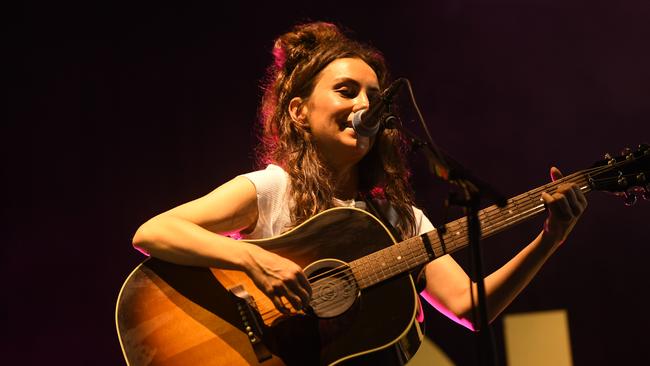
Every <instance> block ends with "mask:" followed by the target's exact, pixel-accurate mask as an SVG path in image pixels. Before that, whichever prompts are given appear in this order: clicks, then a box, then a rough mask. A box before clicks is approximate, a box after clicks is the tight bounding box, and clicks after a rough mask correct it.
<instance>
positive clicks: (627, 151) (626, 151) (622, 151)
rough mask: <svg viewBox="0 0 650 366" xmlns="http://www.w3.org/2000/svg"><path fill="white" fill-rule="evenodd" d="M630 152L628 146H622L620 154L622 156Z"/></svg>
mask: <svg viewBox="0 0 650 366" xmlns="http://www.w3.org/2000/svg"><path fill="white" fill-rule="evenodd" d="M631 152H632V149H630V148H629V147H625V148H623V150H621V155H622V156H627V155H629V154H630V153H631Z"/></svg>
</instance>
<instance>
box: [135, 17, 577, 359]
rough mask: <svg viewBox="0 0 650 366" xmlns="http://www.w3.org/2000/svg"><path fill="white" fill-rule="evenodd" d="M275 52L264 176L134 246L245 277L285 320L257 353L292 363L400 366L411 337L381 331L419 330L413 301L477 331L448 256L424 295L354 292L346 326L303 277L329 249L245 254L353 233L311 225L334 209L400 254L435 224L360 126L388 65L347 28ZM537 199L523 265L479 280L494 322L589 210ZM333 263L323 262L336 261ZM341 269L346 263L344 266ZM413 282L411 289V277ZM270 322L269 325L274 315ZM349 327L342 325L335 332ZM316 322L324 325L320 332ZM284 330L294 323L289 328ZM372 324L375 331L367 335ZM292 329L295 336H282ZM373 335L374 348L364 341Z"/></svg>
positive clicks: (402, 168)
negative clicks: (374, 228) (376, 231)
mask: <svg viewBox="0 0 650 366" xmlns="http://www.w3.org/2000/svg"><path fill="white" fill-rule="evenodd" d="M272 54H273V62H272V63H271V65H270V66H269V68H268V76H267V78H266V79H265V80H266V85H265V88H264V95H263V97H262V100H261V108H260V124H261V128H262V130H263V131H262V132H263V133H261V134H260V136H262V137H261V141H260V144H259V147H258V149H257V153H258V162H259V166H260V169H261V170H257V171H253V172H249V173H245V172H242V173H245V174H242V175H239V176H237V177H235V178H234V179H232V180H230V181H228V182H225V183H223V184H222V185H220V186H218V187H216V189H214V190H213V191H212V192H209V193H207V194H206V195H204V196H202V197H199V198H198V199H196V200H193V201H191V202H187V203H185V204H182V205H180V206H178V207H175V208H171V209H170V210H168V211H166V212H163V213H160V214H158V215H157V216H155V217H153V218H151V219H150V220H148V221H147V222H145V223H144V224H142V225H141V226H140V227H139V229H138V230H137V231H136V233H135V235H134V237H133V246H134V247H135V248H136V249H138V250H139V251H141V252H142V253H144V254H146V255H147V256H151V257H154V258H157V259H160V260H162V261H164V262H171V263H173V264H178V265H186V266H195V267H212V268H218V269H225V270H235V271H239V272H241V273H243V274H245V275H246V276H247V277H248V278H249V279H250V280H251V281H252V283H253V284H254V286H249V287H247V288H246V290H247V291H248V292H249V293H251V292H254V291H259V294H257V295H253V298H254V300H255V302H256V303H257V307H258V310H259V312H260V314H258V315H259V316H260V318H259V319H260V320H263V321H264V322H266V321H267V319H266V318H265V316H266V315H265V314H266V313H265V312H264V311H262V310H263V309H262V308H263V307H264V303H265V301H267V300H268V302H269V303H271V304H272V305H271V307H272V310H273V311H275V312H277V313H278V314H280V315H278V316H277V317H276V318H274V321H273V322H270V321H269V322H268V323H267V324H266V326H265V327H264V330H265V332H264V334H263V340H264V342H263V343H265V345H266V347H268V348H269V350H270V352H271V353H272V358H274V359H280V360H281V361H282V362H283V363H285V364H310V365H311V364H319V363H320V364H333V363H337V362H342V361H341V360H344V361H345V362H350V363H359V364H373V365H377V364H401V363H404V362H406V360H408V357H410V356H409V355H408V354H406V353H403V354H399V355H397V353H398V350H399V349H401V348H403V347H404V346H403V345H399V347H398V344H399V343H400V341H401V340H402V338H400V337H406V336H409V334H411V330H412V329H413V328H410V327H411V325H407V326H406V327H405V328H404V329H406V330H407V331H404V329H397V330H396V332H397V335H395V336H393V335H391V334H388V335H382V334H380V333H383V332H385V329H383V328H381V327H382V326H383V325H385V324H390V319H392V318H393V317H395V316H397V315H395V314H400V313H406V317H407V318H408V319H411V314H412V313H414V310H413V308H412V307H408V308H406V309H402V308H400V304H401V303H403V302H406V303H408V301H415V302H416V304H417V300H416V299H417V298H418V297H421V298H423V299H425V300H426V301H428V302H429V303H430V304H431V305H432V306H434V307H435V308H436V309H437V310H439V311H440V312H442V313H443V314H445V315H446V316H448V317H450V318H451V319H453V320H454V321H456V322H457V323H458V324H461V325H462V326H465V327H467V328H469V329H471V330H476V325H477V324H479V321H478V319H475V317H474V316H473V315H472V314H473V312H472V304H473V303H474V302H475V299H474V301H473V299H472V296H475V295H476V291H472V289H471V286H474V284H472V282H471V281H470V279H469V277H468V275H467V274H466V273H465V272H464V271H463V269H462V268H461V267H460V266H459V265H458V264H457V263H456V262H455V261H454V259H453V258H452V257H451V256H449V255H442V256H440V257H438V258H436V259H435V260H433V261H430V262H428V263H426V264H425V265H422V266H419V267H418V268H416V269H415V270H413V271H412V272H411V277H410V278H412V279H413V283H415V284H416V288H417V290H415V289H414V292H413V294H416V295H415V296H411V295H408V296H402V295H399V296H402V297H401V298H396V297H399V296H398V295H393V293H392V292H390V289H388V290H387V292H386V293H385V294H384V295H382V296H381V298H382V301H373V304H370V303H369V302H371V301H370V300H367V298H364V296H366V295H365V294H366V293H368V292H370V291H377V289H380V288H382V286H383V284H382V283H378V284H376V285H374V287H372V288H370V289H365V288H364V289H361V290H358V295H354V293H353V300H354V301H353V302H354V303H353V304H350V305H349V306H350V307H349V309H347V310H346V311H345V312H343V313H342V314H336V316H328V317H323V316H320V317H319V311H318V309H317V306H318V304H319V301H321V300H322V299H324V297H323V296H324V295H323V293H324V292H326V290H325V289H323V288H321V287H318V288H317V285H316V281H317V280H318V278H320V277H322V276H323V275H324V274H323V273H320V272H317V273H316V274H313V273H312V274H308V273H306V272H307V269H306V264H305V263H302V262H301V261H302V260H303V259H302V258H304V256H305V255H307V254H312V253H313V252H316V251H318V250H321V249H323V248H328V249H327V250H329V248H330V247H331V246H332V245H334V244H332V243H330V242H328V243H323V244H322V245H321V244H315V242H317V240H309V241H305V242H304V243H302V242H301V243H300V244H299V245H298V244H293V242H292V244H291V247H290V249H291V250H287V247H286V246H285V247H282V248H281V250H278V247H279V245H278V244H277V243H278V241H272V242H265V241H258V242H253V243H251V242H249V241H250V240H253V239H267V238H277V237H278V236H279V235H281V234H285V235H286V236H289V235H291V233H292V232H295V231H297V230H305V231H306V230H311V228H312V227H318V228H320V229H321V230H323V231H324V232H325V231H326V232H327V234H324V235H326V236H327V237H328V238H331V237H332V235H333V236H336V233H337V230H341V233H343V230H344V227H347V226H348V225H347V222H346V221H341V222H339V223H338V224H337V225H334V226H333V227H332V226H328V225H326V222H322V221H316V222H318V223H319V224H317V225H312V224H311V223H313V221H312V220H314V221H315V220H319V219H321V218H322V217H323V216H322V214H323V213H328V212H330V211H332V210H334V211H333V212H335V213H337V212H355V214H354V215H356V212H359V211H360V210H363V211H366V212H368V213H369V214H371V215H372V216H373V217H376V218H377V220H378V221H381V222H382V223H383V225H384V226H385V228H386V232H387V235H388V237H390V236H391V235H392V236H393V237H395V240H396V241H398V242H399V241H401V240H405V239H408V238H411V237H413V236H417V235H420V234H423V233H426V232H429V231H432V230H434V227H433V226H432V224H431V222H430V221H429V219H427V217H426V216H425V215H424V214H423V212H422V211H421V210H420V209H418V208H417V207H415V206H414V201H413V192H412V190H411V187H410V185H409V169H408V167H407V162H406V161H405V158H404V154H403V151H404V144H403V141H402V136H401V135H400V133H399V131H398V130H396V129H385V128H383V127H382V126H381V125H378V126H375V125H373V123H375V121H373V120H372V119H371V118H365V119H364V117H363V114H362V113H359V112H360V111H369V110H370V111H371V110H372V108H373V105H376V104H374V103H379V100H380V96H381V93H382V92H384V91H385V89H386V88H387V86H388V85H391V83H390V79H389V73H388V70H387V68H386V64H385V61H384V58H383V56H382V54H381V53H380V52H379V51H377V50H376V49H373V48H372V47H370V46H368V45H366V44H363V43H360V42H358V41H356V40H354V39H352V38H351V37H350V36H347V35H346V34H345V33H344V32H343V31H341V29H340V28H339V27H337V26H335V25H333V24H329V23H324V22H314V23H307V24H300V25H297V26H295V27H294V28H293V29H292V30H291V31H289V32H287V33H285V34H282V35H280V36H279V37H278V38H277V39H276V41H275V44H274V47H273V50H272ZM368 114H370V113H368ZM355 115H356V116H357V118H360V120H359V121H358V122H359V123H361V124H363V127H370V130H371V133H369V134H368V136H365V138H360V136H358V134H357V132H355V129H354V128H353V118H354V116H355ZM375 127H376V131H375ZM550 173H551V176H552V178H553V179H556V178H559V177H560V176H561V173H560V172H559V170H558V169H556V168H552V169H551V172H550ZM540 198H541V199H542V200H543V201H544V202H545V203H546V206H547V208H548V210H547V212H548V214H547V215H548V218H547V219H546V222H545V225H544V227H543V228H540V231H539V233H538V234H537V235H535V236H534V238H533V239H532V241H530V242H529V243H527V244H525V245H522V249H521V251H519V253H518V254H517V255H516V256H514V257H513V258H512V259H510V260H509V261H508V262H507V263H506V264H505V265H503V266H502V267H500V268H499V269H498V270H496V271H495V272H493V273H491V274H490V275H488V276H487V277H486V279H485V285H486V296H487V299H486V300H487V310H488V316H489V319H490V321H492V320H493V319H494V318H496V317H497V316H498V315H499V314H500V313H501V312H502V311H503V310H504V308H506V307H507V306H508V305H509V304H510V303H511V302H512V300H513V299H514V298H515V297H516V296H517V294H519V293H520V292H521V291H522V290H523V289H524V287H525V286H526V285H527V284H528V283H529V282H530V281H531V280H532V279H533V277H534V276H535V275H536V274H537V273H538V271H539V270H540V268H541V267H542V265H543V264H544V263H545V262H546V260H547V259H548V258H549V257H550V256H551V255H552V254H553V253H554V252H555V251H556V250H557V249H558V248H559V247H560V245H561V244H562V243H563V242H564V241H565V240H566V238H567V236H568V235H569V233H570V232H571V231H572V228H573V227H574V225H575V224H576V222H577V221H578V219H579V218H580V216H581V215H582V213H583V211H584V210H585V208H586V206H587V201H586V199H585V196H584V195H583V193H582V192H581V191H580V189H578V187H577V186H575V185H570V184H565V185H561V186H560V188H559V189H558V190H557V191H556V192H554V193H553V194H548V193H542V194H541V196H540ZM341 207H345V208H346V209H340V208H341ZM346 210H347V211H346ZM319 214H321V215H319ZM354 215H352V216H354ZM325 217H326V218H329V217H330V216H325ZM321 223H322V225H321ZM307 224H309V225H307ZM350 225H352V224H350ZM360 230H361V229H360ZM285 235H283V236H281V237H280V239H282V237H284V236H285ZM301 235H302V234H301ZM345 235H351V239H350V240H348V241H347V243H346V244H345V245H343V246H341V247H340V248H339V249H340V251H341V252H342V253H343V254H345V253H346V252H348V251H349V252H353V251H357V250H360V249H359V248H357V247H356V245H359V244H357V243H361V242H364V241H363V240H362V239H363V238H364V235H365V234H364V232H362V231H360V232H358V233H353V234H349V233H347V234H345ZM341 236H344V234H341ZM280 239H278V240H280ZM342 239H343V238H342ZM287 245H288V244H287ZM319 245H320V246H319ZM364 245H365V244H364ZM391 245H392V243H391ZM361 249H363V248H361ZM323 250H324V249H323ZM362 252H363V250H362ZM327 253H328V254H326V255H324V258H323V259H329V258H330V257H331V256H332V255H331V254H329V252H327ZM367 254H368V253H364V254H359V256H361V255H364V256H365V255H367ZM340 258H348V257H347V256H346V255H341V256H340ZM339 262H340V264H341V265H344V264H346V263H349V262H350V260H348V259H346V260H343V259H342V260H340V261H339ZM298 263H300V264H298ZM378 265H379V266H381V263H378ZM328 273H329V272H328ZM319 276H320V277H319ZM337 278H338V277H337ZM344 278H345V280H344V281H348V282H344V284H345V285H346V286H347V285H356V286H359V288H362V284H360V283H355V282H360V280H359V278H357V274H356V273H355V275H354V278H352V277H351V276H348V277H344ZM350 278H352V279H350ZM334 280H336V278H334V277H333V281H334ZM407 281H409V282H408V283H411V282H410V281H411V280H410V279H408V280H407ZM222 284H223V285H224V287H228V286H229V285H228V284H225V283H222ZM409 286H410V285H409ZM244 287H246V286H244ZM410 287H412V286H410ZM330 290H331V289H330ZM205 291H212V290H211V289H210V288H208V289H206V290H205ZM332 291H335V290H332ZM346 291H347V287H346ZM344 292H345V291H344ZM355 293H356V292H355ZM373 293H376V292H373ZM341 296H344V295H341ZM345 296H347V295H345ZM414 299H415V300H414ZM220 301H222V302H226V300H220ZM364 301H365V302H364ZM224 306H225V305H224ZM273 306H274V308H273ZM372 306H376V307H377V309H378V311H377V312H375V313H373V314H368V313H369V312H373V310H368V309H370V308H371V307H372ZM416 308H418V306H417V305H416ZM267 310H268V311H267V312H268V313H272V311H271V309H267ZM335 310H336V309H335ZM335 310H331V311H335ZM380 311H384V312H385V313H380ZM416 311H417V309H416ZM262 313H264V314H262ZM364 316H373V317H376V318H375V319H376V320H375V321H368V322H365V321H364V322H362V323H363V324H359V325H358V327H359V329H351V328H348V327H355V326H357V325H355V322H357V319H359V318H361V317H364ZM221 318H226V316H225V315H224V316H222V317H221ZM341 318H344V320H342V321H341V322H340V323H337V320H338V319H341ZM415 318H418V319H420V318H421V317H419V316H415ZM197 319H198V318H197ZM287 319H288V320H287ZM313 319H320V320H317V323H314V322H313ZM283 320H287V321H285V322H284V323H283ZM420 320H421V319H420ZM228 323H229V324H232V326H233V327H234V328H233V329H235V328H237V327H239V325H237V324H235V323H236V322H234V321H230V320H228ZM282 324H284V325H282ZM314 324H317V326H316V327H314ZM276 325H278V326H277V327H276ZM375 326H376V327H378V328H377V329H375V328H371V327H375ZM413 326H414V327H417V325H413ZM281 328H282V329H281ZM284 328H292V329H291V330H290V331H288V332H287V333H281V332H282V331H284ZM242 329H243V328H242ZM314 329H316V330H314ZM341 329H342V330H341ZM357 330H358V333H354V332H356V331H357ZM211 331H212V333H214V334H218V333H219V332H218V331H217V330H211ZM352 333H354V334H364V336H359V337H357V338H356V339H347V340H346V341H345V342H344V343H336V342H337V340H338V339H339V338H340V337H345V335H346V334H352ZM389 333H390V329H389ZM251 334H252V333H251ZM279 334H282V335H279ZM276 335H278V336H276ZM371 336H372V337H375V336H376V337H378V338H377V339H374V340H370V339H368V338H372V337H371ZM241 337H242V339H244V340H245V341H246V342H244V343H242V344H239V345H237V346H233V344H234V343H236V342H235V341H232V342H231V341H230V338H228V340H227V341H226V342H222V343H223V344H226V345H230V346H232V347H233V348H235V350H234V353H232V354H233V355H235V356H233V357H234V358H232V359H235V358H236V357H240V358H242V357H243V358H245V359H246V360H250V357H253V356H250V357H249V356H247V355H248V354H249V353H250V354H252V355H257V356H258V357H260V358H262V357H264V356H263V355H262V356H261V355H260V354H261V352H258V350H257V349H256V350H255V353H252V352H253V347H252V345H251V344H254V342H255V341H254V340H251V343H250V344H249V343H248V342H247V339H248V338H246V333H245V332H243V331H242V333H241ZM251 337H252V336H251ZM235 338H236V337H235ZM235 338H233V339H235ZM237 339H239V338H237ZM283 343H289V344H288V345H286V344H285V345H283ZM348 349H349V350H348ZM228 352H230V351H228ZM228 352H226V351H225V350H221V352H217V351H216V350H215V352H214V353H215V354H214V355H213V357H215V360H216V361H215V363H211V362H199V363H200V364H219V363H218V361H219V359H220V357H221V358H224V360H225V359H226V357H230V356H227V354H230V353H228ZM152 357H154V356H152ZM155 357H163V356H161V354H157V355H156V356H155ZM179 357H180V356H179ZM197 357H198V356H197ZM154 361H156V359H155V358H154ZM159 361H160V362H164V361H165V360H162V359H161V360H159ZM212 361H214V360H212ZM233 362H234V361H233ZM153 364H155V362H153ZM224 364H227V362H226V361H224ZM232 364H236V363H232Z"/></svg>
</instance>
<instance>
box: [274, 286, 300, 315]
mask: <svg viewBox="0 0 650 366" xmlns="http://www.w3.org/2000/svg"><path fill="white" fill-rule="evenodd" d="M277 293H279V294H281V295H282V296H284V298H285V299H287V300H289V303H290V304H291V306H293V308H294V309H296V310H301V309H302V301H301V300H300V297H299V296H298V295H296V294H295V293H294V292H293V291H290V290H289V288H288V287H287V286H286V284H284V285H283V286H282V287H279V288H278V289H277V291H276V294H277ZM285 308H286V306H285Z"/></svg>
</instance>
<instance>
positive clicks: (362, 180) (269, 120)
mask: <svg viewBox="0 0 650 366" xmlns="http://www.w3.org/2000/svg"><path fill="white" fill-rule="evenodd" d="M273 56H274V63H273V64H271V66H270V67H269V68H268V70H267V77H266V79H265V82H264V85H263V87H264V95H263V97H262V104H261V108H260V122H261V127H262V128H261V130H260V145H259V146H258V149H257V156H258V165H260V167H263V166H265V165H267V164H270V163H272V164H276V165H279V166H281V167H282V168H283V169H284V170H285V171H286V172H287V173H288V174H289V179H290V182H291V197H292V199H293V205H292V207H291V212H290V218H291V222H292V224H293V225H298V224H300V223H301V222H303V221H305V220H307V219H308V218H310V217H312V216H314V215H315V214H317V213H319V212H321V211H323V210H325V209H328V208H331V207H333V206H334V201H333V199H334V185H333V180H332V179H331V172H330V170H329V169H328V167H327V166H326V165H325V164H324V162H323V159H322V158H321V157H320V155H319V153H318V150H317V149H316V145H315V144H314V143H313V140H312V138H311V134H310V131H309V130H308V129H306V128H305V127H304V126H301V125H300V124H298V123H295V122H294V121H293V120H292V119H291V116H290V115H289V102H290V101H291V99H292V98H294V97H300V98H307V97H309V96H310V95H311V93H312V91H313V89H314V86H315V82H316V80H317V76H318V75H319V73H320V72H321V71H322V70H323V69H324V68H325V67H326V66H327V65H329V64H330V63H331V62H332V61H334V60H336V59H339V58H359V59H361V60H363V61H364V62H365V63H367V64H368V65H369V66H370V67H371V68H372V69H373V70H374V71H375V73H376V74H377V78H378V81H379V87H380V88H381V89H383V88H385V87H386V84H387V82H388V78H389V75H388V68H387V66H386V62H385V60H384V57H383V55H382V54H381V53H380V52H379V51H377V50H376V49H374V48H372V47H370V46H369V45H366V44H362V43H360V42H357V41H355V40H353V39H351V38H350V37H348V36H346V35H345V34H344V33H343V32H342V31H341V30H340V28H339V27H337V26H336V25H334V24H331V23H325V22H313V23H307V24H301V25H297V26H295V27H294V28H293V29H292V30H291V31H290V32H287V33H285V34H283V35H281V36H280V37H278V38H277V39H276V41H275V45H274V47H273ZM404 146H406V145H405V144H404V141H403V138H402V136H401V134H400V133H399V132H398V131H397V130H388V129H386V130H384V129H382V130H380V131H379V132H378V133H377V137H376V140H375V143H374V145H373V146H372V148H371V149H370V151H369V152H368V153H367V154H366V156H364V158H363V159H362V160H361V161H360V162H359V172H363V173H362V174H360V175H359V188H358V189H359V194H360V195H361V196H362V197H368V198H375V199H377V198H381V199H386V200H388V202H390V203H391V205H392V206H393V208H394V209H395V211H396V212H397V214H398V215H399V217H400V218H401V220H400V222H399V223H398V224H397V226H396V229H397V230H398V232H399V233H400V235H401V236H402V237H405V238H406V237H410V236H412V235H415V218H414V214H413V210H412V207H411V206H412V205H413V192H412V190H411V187H410V184H409V182H408V179H409V176H410V172H409V170H408V168H407V167H406V164H405V159H404V153H405V150H404Z"/></svg>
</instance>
